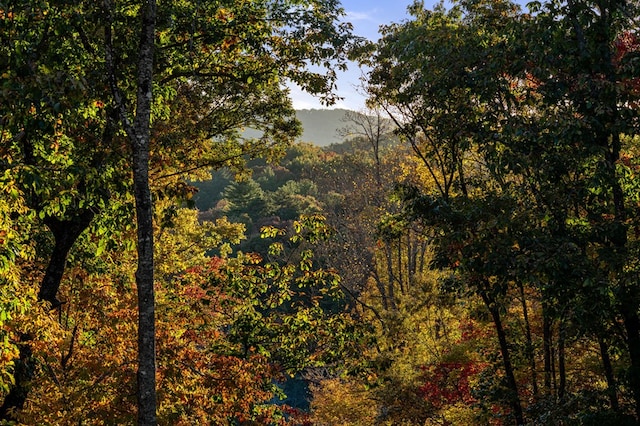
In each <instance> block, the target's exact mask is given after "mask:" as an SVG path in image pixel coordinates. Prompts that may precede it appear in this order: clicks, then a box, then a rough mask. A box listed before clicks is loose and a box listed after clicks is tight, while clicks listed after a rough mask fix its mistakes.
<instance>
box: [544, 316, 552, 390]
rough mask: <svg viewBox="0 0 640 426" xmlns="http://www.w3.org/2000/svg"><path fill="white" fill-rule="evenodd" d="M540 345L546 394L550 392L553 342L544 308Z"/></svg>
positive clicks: (550, 326) (548, 319)
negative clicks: (541, 347)
mask: <svg viewBox="0 0 640 426" xmlns="http://www.w3.org/2000/svg"><path fill="white" fill-rule="evenodd" d="M542 316H543V319H542V346H543V349H542V350H543V356H544V389H545V391H546V393H547V395H550V394H551V379H552V374H553V365H552V360H553V356H552V353H551V347H552V343H553V328H552V325H553V322H552V320H551V318H549V314H548V312H547V311H546V309H544V310H543V312H542Z"/></svg>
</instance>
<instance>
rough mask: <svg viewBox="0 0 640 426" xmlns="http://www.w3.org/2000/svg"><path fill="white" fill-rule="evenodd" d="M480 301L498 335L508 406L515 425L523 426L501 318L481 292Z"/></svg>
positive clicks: (514, 377) (492, 303) (487, 297)
mask: <svg viewBox="0 0 640 426" xmlns="http://www.w3.org/2000/svg"><path fill="white" fill-rule="evenodd" d="M481 296H482V300H483V301H484V303H485V305H486V306H487V308H488V309H489V312H490V313H491V317H492V319H493V324H494V326H495V328H496V333H497V334H498V342H499V344H500V353H501V354H502V363H503V365H504V373H505V376H506V378H507V386H508V387H509V391H510V393H511V395H510V396H509V405H510V406H511V410H512V411H513V416H514V418H515V421H516V424H517V425H524V414H523V412H522V405H521V404H520V396H519V394H518V384H517V382H516V376H515V374H514V370H513V365H512V364H511V355H510V353H509V345H508V343H507V334H506V333H505V331H504V327H503V325H502V318H501V317H500V311H499V310H498V307H497V306H496V304H495V302H494V301H493V300H491V298H490V297H489V296H488V295H487V294H486V292H481Z"/></svg>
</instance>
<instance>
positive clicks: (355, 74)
mask: <svg viewBox="0 0 640 426" xmlns="http://www.w3.org/2000/svg"><path fill="white" fill-rule="evenodd" d="M433 3H435V2H433V1H430V0H425V5H426V6H427V7H431V5H432V4H433ZM411 4H413V0H342V7H343V8H344V10H345V12H346V13H347V15H346V17H345V21H347V22H351V23H352V24H353V32H354V33H355V34H356V35H359V36H362V37H366V38H368V39H370V40H374V41H375V40H377V39H378V37H379V35H378V29H379V28H380V25H384V24H389V23H392V22H400V21H402V20H405V19H408V14H407V7H408V6H409V5H411ZM361 75H362V71H361V70H360V69H358V67H357V65H355V64H350V66H349V70H348V71H347V72H344V73H339V75H338V95H339V96H341V97H343V98H344V100H342V101H339V102H338V103H337V104H336V105H334V106H333V107H332V108H347V109H352V110H356V111H357V110H361V109H363V108H364V100H365V98H364V96H362V95H361V94H359V93H358V90H356V87H354V86H357V85H358V84H359V78H360V76H361ZM291 97H292V99H293V105H294V107H295V108H296V109H309V108H323V107H322V105H321V104H320V102H319V101H318V100H317V99H315V98H313V97H312V96H309V95H307V94H306V93H303V92H302V91H300V90H299V89H298V88H296V87H292V88H291Z"/></svg>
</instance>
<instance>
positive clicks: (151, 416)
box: [128, 0, 157, 426]
mask: <svg viewBox="0 0 640 426" xmlns="http://www.w3.org/2000/svg"><path fill="white" fill-rule="evenodd" d="M155 20H156V2H155V0H147V1H146V2H145V5H144V8H143V17H142V32H141V35H140V48H139V55H140V56H139V62H138V93H137V103H136V113H135V114H136V115H135V121H134V126H133V129H132V130H133V134H131V132H128V136H129V139H130V141H131V145H132V155H133V190H134V196H135V200H136V220H137V225H138V269H137V270H136V286H137V289H138V425H141V426H146V425H156V424H157V419H156V350H155V342H156V340H155V295H154V288H153V281H154V279H153V202H152V200H151V189H150V187H149V141H150V137H151V101H152V96H153V94H152V87H153V53H154V46H155Z"/></svg>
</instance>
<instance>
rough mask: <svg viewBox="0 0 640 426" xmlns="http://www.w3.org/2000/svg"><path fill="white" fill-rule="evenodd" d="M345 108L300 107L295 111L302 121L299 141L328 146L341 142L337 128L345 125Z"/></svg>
mask: <svg viewBox="0 0 640 426" xmlns="http://www.w3.org/2000/svg"><path fill="white" fill-rule="evenodd" d="M347 112H348V110H346V109H302V110H298V111H296V116H297V117H298V120H300V122H301V123H302V129H303V132H302V136H301V137H300V138H299V140H300V141H301V142H309V143H312V144H314V145H318V146H328V145H331V144H332V143H340V142H342V138H341V137H340V136H339V135H338V130H339V129H341V128H343V127H345V126H347V123H345V122H344V121H343V118H344V115H345V114H346V113H347Z"/></svg>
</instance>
